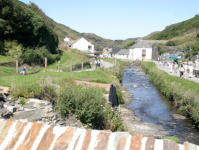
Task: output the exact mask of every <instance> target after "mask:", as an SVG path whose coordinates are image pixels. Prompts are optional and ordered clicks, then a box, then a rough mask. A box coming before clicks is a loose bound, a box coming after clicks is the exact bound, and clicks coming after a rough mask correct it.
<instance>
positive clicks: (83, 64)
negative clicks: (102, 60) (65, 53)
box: [82, 62, 84, 71]
mask: <svg viewBox="0 0 199 150" xmlns="http://www.w3.org/2000/svg"><path fill="white" fill-rule="evenodd" d="M83 70H84V63H83V62H82V71H83Z"/></svg>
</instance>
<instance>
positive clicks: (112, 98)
mask: <svg viewBox="0 0 199 150" xmlns="http://www.w3.org/2000/svg"><path fill="white" fill-rule="evenodd" d="M109 101H110V102H111V104H112V107H115V106H118V105H119V103H118V97H117V92H116V86H115V85H113V84H111V87H110V91H109Z"/></svg>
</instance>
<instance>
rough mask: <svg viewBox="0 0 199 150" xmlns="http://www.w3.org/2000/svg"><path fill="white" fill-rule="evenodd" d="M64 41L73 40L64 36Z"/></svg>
mask: <svg viewBox="0 0 199 150" xmlns="http://www.w3.org/2000/svg"><path fill="white" fill-rule="evenodd" d="M64 41H65V42H71V41H72V40H71V38H69V37H65V38H64Z"/></svg>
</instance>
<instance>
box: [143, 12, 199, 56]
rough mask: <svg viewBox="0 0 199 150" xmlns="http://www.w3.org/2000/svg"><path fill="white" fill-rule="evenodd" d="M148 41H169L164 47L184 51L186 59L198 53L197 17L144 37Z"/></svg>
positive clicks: (198, 18)
mask: <svg viewBox="0 0 199 150" xmlns="http://www.w3.org/2000/svg"><path fill="white" fill-rule="evenodd" d="M145 39H149V40H169V42H167V43H166V44H165V46H173V47H174V49H176V50H184V51H185V53H186V57H187V58H190V57H193V56H195V55H197V54H198V52H199V15H196V16H195V17H193V18H191V19H189V20H186V21H183V22H180V23H177V24H174V25H171V26H168V27H166V28H165V29H164V30H163V31H161V32H156V33H153V34H150V35H148V36H146V37H145Z"/></svg>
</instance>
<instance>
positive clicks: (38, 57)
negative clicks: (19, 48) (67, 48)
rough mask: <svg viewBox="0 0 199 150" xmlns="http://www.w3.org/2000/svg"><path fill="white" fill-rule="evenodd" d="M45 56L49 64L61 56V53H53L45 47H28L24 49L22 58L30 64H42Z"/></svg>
mask: <svg viewBox="0 0 199 150" xmlns="http://www.w3.org/2000/svg"><path fill="white" fill-rule="evenodd" d="M45 57H47V59H48V64H52V63H53V62H55V61H56V60H58V59H59V58H60V55H59V54H54V55H53V54H51V53H50V52H49V51H48V50H47V49H46V48H45V47H38V48H27V49H25V50H24V52H23V55H22V56H21V59H22V61H23V63H26V64H29V65H42V64H44V58H45Z"/></svg>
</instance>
